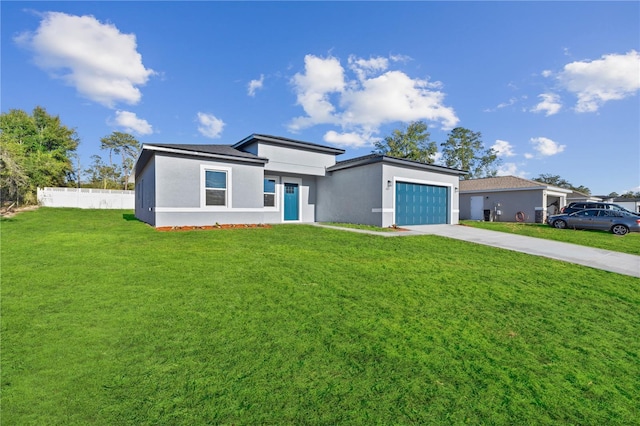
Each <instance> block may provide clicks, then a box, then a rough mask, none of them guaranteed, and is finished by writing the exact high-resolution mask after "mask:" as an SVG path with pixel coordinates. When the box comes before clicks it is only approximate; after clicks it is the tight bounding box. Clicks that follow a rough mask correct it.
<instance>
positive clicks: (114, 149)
mask: <svg viewBox="0 0 640 426" xmlns="http://www.w3.org/2000/svg"><path fill="white" fill-rule="evenodd" d="M79 143H80V138H79V137H78V134H77V132H76V131H75V129H72V128H70V127H68V126H65V125H64V124H62V122H61V120H60V117H59V116H53V115H50V114H48V113H47V111H46V110H45V109H44V108H42V107H40V106H37V107H35V108H34V109H33V111H32V112H31V114H29V113H27V112H25V111H23V110H20V109H11V110H9V112H7V113H3V114H1V115H0V199H1V200H2V202H15V203H18V204H36V203H37V199H36V198H37V188H44V187H47V186H55V187H74V186H75V187H81V186H82V187H90V188H103V189H131V188H132V185H131V184H130V183H129V177H130V176H131V174H132V173H133V167H134V162H135V159H136V157H137V156H138V153H139V151H140V143H139V142H138V141H137V140H136V139H135V138H134V137H133V136H131V135H129V134H127V133H120V132H113V133H112V134H111V135H108V136H105V137H104V138H102V139H101V140H100V144H101V145H100V148H101V149H102V150H104V151H107V153H108V163H106V162H105V161H104V160H103V159H102V157H100V156H99V155H94V156H93V157H92V160H93V163H92V164H91V165H90V166H89V167H87V168H86V169H82V167H81V165H80V160H79V157H78V155H77V153H76V150H77V148H78V145H79ZM114 156H117V157H118V158H117V161H116V160H114ZM74 160H75V164H74ZM83 176H84V177H86V180H85V181H82V178H83Z"/></svg>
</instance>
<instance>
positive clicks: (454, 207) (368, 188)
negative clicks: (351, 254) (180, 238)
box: [135, 134, 465, 227]
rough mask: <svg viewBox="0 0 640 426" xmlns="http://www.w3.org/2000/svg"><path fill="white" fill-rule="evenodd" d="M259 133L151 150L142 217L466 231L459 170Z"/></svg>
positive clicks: (139, 208) (139, 174)
mask: <svg viewBox="0 0 640 426" xmlns="http://www.w3.org/2000/svg"><path fill="white" fill-rule="evenodd" d="M344 152H345V151H344V150H342V149H338V148H333V147H329V146H323V145H318V144H314V143H309V142H303V141H298V140H294V139H288V138H283V137H277V136H269V135H261V134H253V135H251V136H249V137H247V138H245V139H243V140H241V141H240V142H238V143H236V144H234V145H184V144H144V145H143V147H142V152H141V154H140V156H139V157H138V160H137V162H136V167H135V181H136V200H135V214H136V217H137V218H138V219H140V220H142V221H144V222H146V223H148V224H150V225H152V226H155V227H167V226H207V225H213V224H216V223H218V224H260V223H262V224H275V223H290V222H291V223H295V222H302V223H309V222H347V223H359V224H367V225H374V226H380V227H389V226H392V225H399V226H400V225H414V224H436V223H448V224H456V223H458V215H459V209H458V189H459V179H460V176H462V175H463V174H464V173H465V172H464V171H461V170H457V169H450V168H447V167H442V166H436V165H431V164H425V163H420V162H416V161H410V160H403V159H398V158H393V157H388V156H384V155H377V154H372V155H366V156H363V157H358V158H352V159H349V160H345V161H336V157H337V156H338V155H341V154H344Z"/></svg>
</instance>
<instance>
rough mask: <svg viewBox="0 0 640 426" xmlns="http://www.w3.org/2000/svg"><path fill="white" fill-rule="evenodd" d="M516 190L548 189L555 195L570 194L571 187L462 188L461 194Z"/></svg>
mask: <svg viewBox="0 0 640 426" xmlns="http://www.w3.org/2000/svg"><path fill="white" fill-rule="evenodd" d="M516 191H547V192H548V193H554V194H555V195H566V194H570V193H571V190H570V189H564V188H556V187H549V186H532V187H525V188H492V189H464V190H463V189H460V193H461V194H474V193H475V194H480V193H484V192H516Z"/></svg>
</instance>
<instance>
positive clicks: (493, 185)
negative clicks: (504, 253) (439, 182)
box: [460, 176, 572, 223]
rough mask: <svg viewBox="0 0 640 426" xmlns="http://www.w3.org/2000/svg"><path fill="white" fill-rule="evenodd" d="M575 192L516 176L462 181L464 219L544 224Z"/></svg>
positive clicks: (462, 216) (461, 208)
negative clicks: (569, 195) (548, 216)
mask: <svg viewBox="0 0 640 426" xmlns="http://www.w3.org/2000/svg"><path fill="white" fill-rule="evenodd" d="M571 192H572V191H571V190H569V189H564V188H559V187H556V186H552V185H548V184H546V183H540V182H536V181H533V180H529V179H524V178H521V177H516V176H499V177H491V178H483V179H468V180H462V181H460V219H466V220H485V221H500V222H528V223H543V222H544V221H545V220H546V217H547V215H550V214H555V213H556V212H559V211H560V209H561V208H562V207H564V206H566V205H567V195H568V194H570V193H571Z"/></svg>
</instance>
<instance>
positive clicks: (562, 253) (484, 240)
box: [398, 225, 640, 278]
mask: <svg viewBox="0 0 640 426" xmlns="http://www.w3.org/2000/svg"><path fill="white" fill-rule="evenodd" d="M405 228H406V229H408V230H409V231H408V232H398V234H399V235H403V234H404V235H439V236H441V237H448V238H454V239H457V240H463V241H469V242H473V243H477V244H484V245H487V246H492V247H500V248H503V249H507V250H514V251H519V252H522V253H527V254H532V255H536V256H543V257H549V258H551V259H557V260H562V261H565V262H570V263H576V264H578V265H584V266H589V267H591V268H596V269H602V270H605V271H610V272H616V273H618V274H624V275H631V276H633V277H639V278H640V256H634V255H632V254H626V253H619V252H615V251H611V250H603V249H598V248H592V247H584V246H580V245H576V244H569V243H563V242H559V241H551V240H545V239H542V238H534V237H525V236H523V235H515V234H509V233H506V232H497V231H489V230H486V229H478V228H472V227H470V226H463V225H419V226H405ZM622 238H624V237H622Z"/></svg>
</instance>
